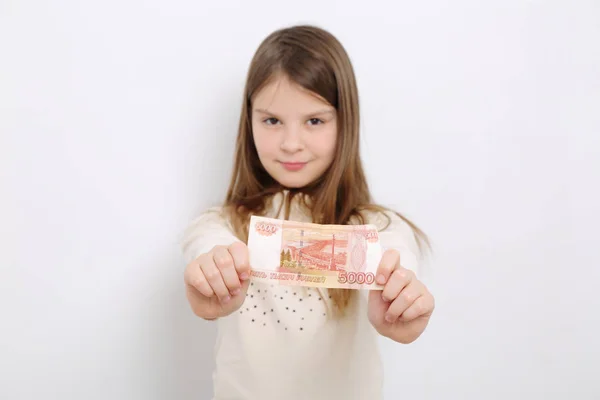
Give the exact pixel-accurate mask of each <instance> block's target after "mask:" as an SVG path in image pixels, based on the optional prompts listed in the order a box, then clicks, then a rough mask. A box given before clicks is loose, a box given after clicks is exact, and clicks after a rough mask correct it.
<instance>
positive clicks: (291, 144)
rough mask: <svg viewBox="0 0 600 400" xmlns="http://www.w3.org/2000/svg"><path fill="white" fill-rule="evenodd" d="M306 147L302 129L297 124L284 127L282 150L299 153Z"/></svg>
mask: <svg viewBox="0 0 600 400" xmlns="http://www.w3.org/2000/svg"><path fill="white" fill-rule="evenodd" d="M303 148H304V143H303V141H302V130H301V128H299V127H296V126H288V127H286V128H285V129H284V132H283V139H282V141H281V150H283V151H285V152H286V153H297V152H298V151H300V150H302V149H303Z"/></svg>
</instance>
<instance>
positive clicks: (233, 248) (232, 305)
mask: <svg viewBox="0 0 600 400" xmlns="http://www.w3.org/2000/svg"><path fill="white" fill-rule="evenodd" d="M184 281H185V285H186V295H187V298H188V301H189V302H190V305H191V307H192V310H193V311H194V313H195V314H196V315H197V316H199V317H201V318H204V319H216V318H220V317H224V316H226V315H229V314H231V313H233V312H234V311H236V310H237V309H239V308H240V307H241V306H242V304H243V303H244V299H245V298H246V292H247V291H248V286H249V285H250V263H249V257H248V247H247V246H246V245H245V244H244V243H241V242H236V243H233V244H231V245H229V246H215V247H214V248H213V249H212V250H211V251H209V252H208V253H204V254H202V255H200V256H199V257H198V258H197V259H195V260H194V261H192V262H191V263H189V264H188V265H187V267H186V269H185V273H184Z"/></svg>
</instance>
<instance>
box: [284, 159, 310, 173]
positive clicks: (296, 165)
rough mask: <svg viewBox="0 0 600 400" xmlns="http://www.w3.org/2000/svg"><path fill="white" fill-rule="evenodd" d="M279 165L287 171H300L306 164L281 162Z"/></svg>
mask: <svg viewBox="0 0 600 400" xmlns="http://www.w3.org/2000/svg"><path fill="white" fill-rule="evenodd" d="M280 164H281V165H282V166H283V168H285V169H287V170H288V171H300V170H301V169H302V168H304V166H305V165H306V164H307V163H305V162H282V161H280Z"/></svg>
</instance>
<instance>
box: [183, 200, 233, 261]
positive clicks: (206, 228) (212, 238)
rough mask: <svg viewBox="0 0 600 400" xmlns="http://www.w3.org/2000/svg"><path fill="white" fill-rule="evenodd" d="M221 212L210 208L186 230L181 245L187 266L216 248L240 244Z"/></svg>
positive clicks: (216, 208) (215, 208)
mask: <svg viewBox="0 0 600 400" xmlns="http://www.w3.org/2000/svg"><path fill="white" fill-rule="evenodd" d="M220 212H221V209H220V208H218V207H213V208H210V209H208V210H207V211H206V212H204V213H202V215H200V216H199V217H197V218H196V219H195V220H193V221H192V222H191V223H190V225H189V226H188V228H187V229H186V231H185V234H184V238H183V242H182V244H181V250H182V252H183V257H184V260H185V263H186V264H189V263H190V262H192V261H193V260H195V259H196V258H198V257H199V256H200V255H202V254H204V253H208V252H209V251H210V250H211V249H212V248H213V247H215V246H229V245H231V244H232V243H236V242H240V240H239V239H238V238H237V237H236V236H235V235H234V234H233V232H232V231H231V229H230V228H229V226H228V225H227V223H226V222H225V220H224V219H223V217H222V216H221V214H220Z"/></svg>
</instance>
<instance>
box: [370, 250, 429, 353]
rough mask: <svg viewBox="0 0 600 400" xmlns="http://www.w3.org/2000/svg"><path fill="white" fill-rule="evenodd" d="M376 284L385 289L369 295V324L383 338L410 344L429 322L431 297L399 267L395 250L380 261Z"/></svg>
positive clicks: (409, 273) (425, 289) (407, 271)
mask: <svg viewBox="0 0 600 400" xmlns="http://www.w3.org/2000/svg"><path fill="white" fill-rule="evenodd" d="M377 283H379V284H380V285H384V287H383V291H379V290H372V291H371V292H370V293H369V307H368V316H369V321H370V322H371V324H372V325H373V327H374V328H375V329H376V330H377V332H379V333H380V334H381V335H383V336H386V337H388V338H390V339H392V340H394V341H396V342H400V343H411V342H413V341H414V340H416V339H417V338H418V337H419V336H420V335H421V334H422V333H423V331H424V330H425V328H426V327H427V324H428V323H429V317H431V314H432V313H433V309H434V299H433V296H432V295H431V293H429V291H428V290H427V288H426V287H425V285H424V284H423V283H421V282H420V281H419V280H418V279H417V278H416V276H415V274H414V273H413V272H412V271H411V270H408V269H405V268H402V267H401V266H400V254H399V253H398V251H396V250H388V251H386V252H385V253H384V255H383V257H382V258H381V262H380V264H379V269H378V270H377Z"/></svg>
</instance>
